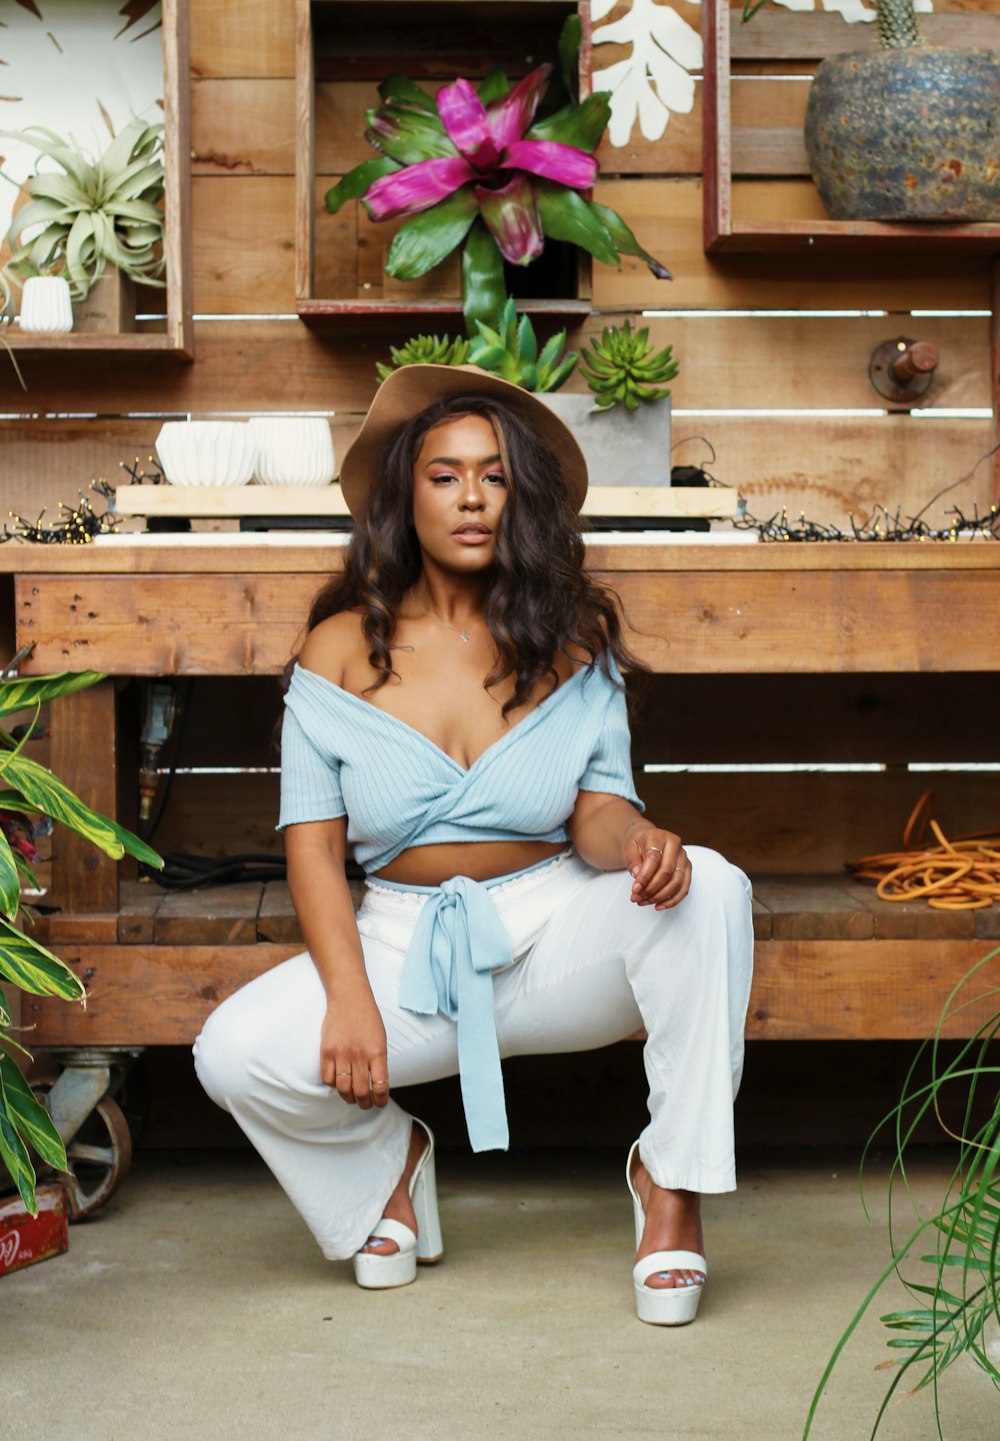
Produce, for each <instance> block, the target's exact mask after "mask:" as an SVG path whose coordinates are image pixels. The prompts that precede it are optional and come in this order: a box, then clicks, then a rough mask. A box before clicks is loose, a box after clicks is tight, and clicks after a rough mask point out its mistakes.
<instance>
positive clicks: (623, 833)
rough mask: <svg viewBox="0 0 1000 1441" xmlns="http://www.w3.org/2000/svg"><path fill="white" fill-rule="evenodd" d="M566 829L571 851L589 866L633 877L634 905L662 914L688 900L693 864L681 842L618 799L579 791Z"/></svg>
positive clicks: (613, 796)
mask: <svg viewBox="0 0 1000 1441" xmlns="http://www.w3.org/2000/svg"><path fill="white" fill-rule="evenodd" d="M567 828H568V830H569V838H570V840H571V841H572V843H573V846H574V849H575V850H576V852H577V854H578V855H580V856H582V858H583V859H584V860H585V861H586V862H587V863H588V864H589V865H592V866H595V867H596V868H597V869H598V870H601V871H616V870H619V869H623V870H627V871H628V872H629V873H630V874H631V876H632V882H633V884H632V896H631V899H632V900H633V901H634V902H635V903H636V905H639V906H655V907H656V909H657V910H658V911H665V910H669V909H670V908H671V907H672V906H676V905H677V904H678V903H679V902H680V901H682V900H683V899H684V897H685V896H686V895H687V893H688V889H689V887H690V884H691V863H690V862H689V860H688V858H687V856H686V855H685V853H684V850H683V848H682V846H681V839H680V836H676V835H674V833H673V831H665V830H662V829H661V828H660V827H659V826H657V825H654V823H653V822H652V821H651V820H649V818H648V817H647V816H644V815H641V814H640V813H639V811H637V810H636V808H635V806H633V805H632V804H631V803H630V802H629V801H626V800H623V799H622V797H621V796H615V795H609V794H607V793H605V792H604V791H580V792H579V793H578V794H577V798H576V805H575V806H574V808H573V814H572V815H571V816H570V818H569V821H568V823H567Z"/></svg>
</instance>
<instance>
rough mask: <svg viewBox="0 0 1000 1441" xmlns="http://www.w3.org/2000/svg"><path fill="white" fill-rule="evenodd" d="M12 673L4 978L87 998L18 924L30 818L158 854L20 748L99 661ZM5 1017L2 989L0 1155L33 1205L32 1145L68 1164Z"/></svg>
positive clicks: (1, 911)
mask: <svg viewBox="0 0 1000 1441" xmlns="http://www.w3.org/2000/svg"><path fill="white" fill-rule="evenodd" d="M8 676H9V668H8V671H5V672H3V673H2V674H0V717H4V716H8V715H12V714H13V713H15V712H17V711H23V710H29V709H31V708H34V718H33V719H32V721H31V723H30V724H29V725H27V726H26V727H25V728H24V732H23V734H22V736H21V738H20V740H17V739H15V737H14V736H13V735H12V734H11V733H10V732H9V731H8V730H6V729H3V728H2V727H0V980H4V981H6V982H9V983H10V984H11V985H13V986H16V987H19V988H20V989H21V990H22V991H28V992H30V993H31V994H32V995H35V996H61V997H62V998H63V999H65V1000H68V1001H80V1002H82V1003H85V1000H86V998H85V994H84V989H83V986H82V985H81V983H80V981H79V980H78V979H77V977H76V976H75V975H74V974H73V972H72V971H71V970H70V969H69V968H68V967H67V966H66V965H64V963H63V962H62V961H61V960H59V958H58V957H57V956H54V955H53V954H52V952H51V951H49V950H47V949H46V948H45V946H43V945H42V944H41V943H40V942H39V941H36V940H34V939H32V937H31V936H30V935H29V934H26V933H25V932H24V931H22V930H20V929H19V928H18V920H19V918H20V917H22V916H23V917H24V918H25V920H27V921H28V922H30V916H29V915H28V913H27V912H26V911H25V910H24V908H23V907H22V905H21V885H22V884H23V883H26V884H28V885H29V886H34V887H36V888H37V885H38V881H37V878H36V876H35V873H34V870H33V869H32V862H33V861H34V860H35V859H36V858H37V853H36V852H35V850H34V845H33V843H32V840H31V826H32V823H33V821H34V820H35V819H36V818H38V817H46V816H47V817H50V818H51V819H52V820H53V821H56V822H58V823H59V824H61V825H64V826H67V827H68V828H69V829H70V830H72V831H75V832H76V834H77V835H79V836H83V837H85V838H86V839H87V840H89V841H92V842H93V843H94V845H96V846H98V847H99V848H100V849H101V850H102V851H104V852H105V854H107V855H109V856H113V857H115V858H116V859H120V858H121V857H122V856H123V855H124V854H125V853H126V852H128V854H129V855H132V856H136V857H138V859H139V860H141V861H144V862H145V863H146V864H147V865H151V866H156V867H160V866H162V864H163V862H162V860H161V859H160V857H159V856H158V855H157V854H156V852H155V851H154V850H152V849H151V848H150V847H149V846H147V845H146V844H145V842H143V841H141V840H140V839H139V837H138V836H134V835H133V834H132V832H131V831H128V830H126V829H125V828H124V826H120V825H118V824H117V823H116V822H115V821H112V820H109V819H108V818H107V817H106V816H102V815H99V814H98V813H97V812H96V811H94V810H91V809H90V807H89V806H86V805H84V803H83V802H82V801H81V800H80V799H79V797H77V796H75V795H74V794H73V792H72V791H71V790H69V789H68V788H67V787H66V786H64V785H63V784H62V782H61V781H59V780H57V779H56V777H55V776H54V775H53V774H52V772H51V771H50V770H47V769H46V767H45V766H43V765H40V764H39V763H38V762H37V761H34V760H31V759H30V758H29V757H28V756H26V755H25V754H24V745H25V741H26V740H27V738H28V737H29V736H30V735H31V733H32V730H33V728H34V726H35V724H36V722H37V720H38V713H39V709H40V707H41V705H42V702H43V701H49V700H54V699H56V698H57V697H58V696H64V695H70V694H72V692H74V691H78V690H83V689H85V688H86V687H87V686H90V685H93V684H94V683H95V682H96V681H99V680H102V679H103V677H102V676H101V675H99V674H98V673H97V672H96V671H81V672H79V673H78V674H76V675H47V676H33V677H30V678H24V679H21V678H14V679H9V678H6V677H8ZM11 1025H12V1023H11V1015H10V1012H9V1010H8V1009H7V1006H6V1004H5V1003H4V1000H3V996H2V994H0V1161H2V1162H3V1164H4V1165H5V1166H6V1168H7V1170H8V1171H9V1172H10V1175H11V1177H12V1178H13V1180H14V1183H15V1185H16V1186H17V1189H18V1191H19V1192H20V1195H21V1198H22V1200H23V1201H24V1204H25V1205H26V1206H27V1207H28V1208H29V1210H30V1211H31V1212H32V1214H35V1213H36V1211H37V1206H36V1202H35V1180H36V1178H35V1170H34V1166H33V1165H32V1160H31V1155H30V1152H29V1150H28V1147H29V1146H30V1147H31V1148H32V1150H34V1152H35V1153H36V1155H37V1156H38V1157H39V1158H40V1159H41V1160H42V1161H43V1162H44V1163H45V1164H46V1165H48V1166H52V1167H54V1168H55V1169H56V1170H57V1171H61V1170H65V1168H66V1151H65V1148H64V1146H63V1143H62V1141H61V1139H60V1137H59V1134H58V1132H57V1131H56V1129H55V1126H54V1125H53V1124H52V1121H51V1119H50V1117H49V1115H48V1112H47V1111H46V1110H45V1108H44V1107H43V1106H42V1105H41V1104H40V1103H39V1102H38V1101H37V1100H36V1099H35V1097H34V1096H33V1095H32V1093H31V1088H30V1087H29V1085H28V1083H27V1081H26V1080H25V1078H24V1076H23V1075H22V1073H21V1070H20V1068H19V1066H18V1065H17V1063H16V1062H15V1060H14V1057H13V1055H12V1054H11V1052H12V1051H19V1052H20V1053H21V1054H22V1055H27V1054H28V1053H27V1052H26V1051H25V1050H24V1047H23V1046H21V1045H20V1044H19V1042H17V1041H15V1040H14V1038H13V1036H12V1034H11Z"/></svg>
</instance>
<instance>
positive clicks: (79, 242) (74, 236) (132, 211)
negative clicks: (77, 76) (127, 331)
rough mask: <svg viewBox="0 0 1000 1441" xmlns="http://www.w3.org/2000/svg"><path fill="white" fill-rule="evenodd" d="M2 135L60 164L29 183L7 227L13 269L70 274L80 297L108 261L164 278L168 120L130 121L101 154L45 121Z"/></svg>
mask: <svg viewBox="0 0 1000 1441" xmlns="http://www.w3.org/2000/svg"><path fill="white" fill-rule="evenodd" d="M0 136H6V137H7V138H16V139H18V140H24V141H27V142H28V143H29V144H30V145H33V146H34V147H35V149H36V150H37V151H38V152H39V154H40V155H43V156H46V157H47V158H48V159H49V160H50V161H52V162H53V164H54V166H55V167H57V168H55V169H52V170H41V169H36V171H35V174H34V175H32V176H31V177H30V178H29V179H28V180H27V181H25V185H24V188H25V189H26V190H27V192H28V195H29V196H30V199H29V200H28V203H27V204H26V205H24V206H22V208H21V209H20V210H19V211H18V212H17V214H16V215H15V216H14V219H13V221H12V222H11V226H10V229H9V230H8V232H7V241H8V243H9V244H10V248H11V251H12V254H11V258H10V260H9V261H8V262H7V266H6V269H7V272H8V274H10V275H12V276H14V277H15V278H16V279H18V280H24V279H27V278H28V277H29V276H33V275H55V274H61V275H65V277H66V279H67V280H68V281H69V284H70V289H71V291H72V293H73V295H74V296H75V298H76V299H78V300H83V299H85V298H86V296H87V294H88V293H89V291H90V288H91V286H92V285H93V284H94V282H95V281H97V280H99V279H100V278H101V276H102V275H103V274H104V272H105V270H106V269H107V268H108V267H109V266H111V267H114V268H115V269H117V270H120V271H121V272H122V273H123V274H124V275H128V276H131V277H132V278H133V279H134V280H141V281H143V283H144V284H146V285H163V284H164V283H165V282H164V281H163V280H161V279H160V278H159V277H160V275H161V274H162V271H163V266H164V260H163V255H162V249H161V247H162V243H163V227H164V218H163V211H162V209H161V207H160V201H161V200H162V199H163V158H162V156H163V126H162V125H147V124H145V123H144V122H143V121H141V120H132V121H130V122H129V124H128V125H126V126H125V127H124V129H123V130H122V132H121V134H120V135H119V136H117V137H116V139H114V140H113V141H112V142H111V144H110V145H109V146H108V148H107V149H106V150H105V151H104V153H103V154H102V155H101V156H100V157H99V158H98V159H97V160H91V159H90V157H89V156H87V155H86V154H85V153H84V152H83V151H82V150H81V149H80V147H79V146H78V145H76V144H75V143H74V142H73V141H72V140H65V139H63V138H62V137H61V136H59V135H57V134H55V132H54V131H52V130H46V129H44V128H43V127H42V126H41V125H35V126H30V127H29V128H27V129H26V130H17V131H10V130H7V131H2V132H0ZM8 178H9V177H8ZM38 227H41V228H40V229H38ZM36 230H37V234H34V235H30V232H32V231H36ZM25 232H29V235H30V238H28V237H27V236H26V234H25Z"/></svg>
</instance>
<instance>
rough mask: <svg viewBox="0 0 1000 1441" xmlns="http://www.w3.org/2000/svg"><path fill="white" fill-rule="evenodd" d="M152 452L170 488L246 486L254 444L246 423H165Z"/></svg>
mask: <svg viewBox="0 0 1000 1441" xmlns="http://www.w3.org/2000/svg"><path fill="white" fill-rule="evenodd" d="M156 453H157V455H158V456H159V458H160V464H161V465H162V466H163V474H164V475H165V476H166V478H167V480H169V481H170V483H171V485H246V483H247V481H248V480H249V479H250V477H251V476H252V475H253V468H254V462H255V461H256V459H257V442H256V440H255V439H254V436H253V433H252V432H251V430H250V427H249V425H247V423H246V421H240V420H168V421H167V423H166V425H164V426H163V428H162V430H161V431H160V433H159V435H158V436H157V437H156Z"/></svg>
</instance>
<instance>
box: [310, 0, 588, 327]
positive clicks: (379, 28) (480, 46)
mask: <svg viewBox="0 0 1000 1441" xmlns="http://www.w3.org/2000/svg"><path fill="white" fill-rule="evenodd" d="M417 9H418V7H417V6H416V5H413V4H412V3H410V0H365V3H364V4H363V5H362V4H359V3H357V0H296V30H295V46H296V52H295V113H296V141H295V295H296V310H297V312H298V314H299V316H300V317H301V319H302V320H304V321H305V322H307V323H308V324H310V325H313V326H317V327H320V328H322V327H324V326H328V325H335V326H336V327H337V328H338V329H341V328H343V327H350V328H351V329H352V330H353V331H355V332H357V333H360V332H361V331H364V330H366V329H369V328H373V329H377V328H380V327H381V328H385V326H386V325H389V326H391V325H392V323H393V322H397V328H398V322H400V321H407V320H409V321H412V322H413V324H414V325H421V324H425V323H429V324H434V323H436V324H438V325H439V326H443V327H445V328H446V329H447V328H452V329H456V330H458V331H461V329H462V322H463V312H462V297H461V280H460V271H459V266H458V264H457V259H456V257H455V256H451V257H449V258H448V259H446V260H445V261H444V262H442V264H441V265H440V266H438V267H435V269H434V270H432V271H431V272H430V275H429V278H427V279H424V280H420V281H411V282H406V281H395V280H393V279H392V278H391V277H388V276H386V275H385V273H384V269H383V266H382V263H381V259H380V257H381V254H382V252H383V250H385V249H387V248H388V244H389V242H390V240H391V237H392V235H393V233H394V228H398V226H399V225H401V224H402V223H403V222H402V221H399V222H397V223H396V225H395V226H394V225H393V224H392V223H391V222H387V223H384V224H379V225H376V226H373V227H372V233H369V231H368V227H369V225H371V222H368V221H367V220H366V218H365V216H364V212H363V210H362V208H361V203H360V201H351V202H348V204H347V205H346V206H345V207H344V208H343V210H342V211H341V212H340V216H338V217H337V218H338V219H339V218H340V217H347V216H349V215H350V213H351V211H352V210H354V212H355V214H356V215H357V216H358V220H357V230H356V232H355V234H354V235H353V236H352V237H351V245H352V246H353V248H354V251H355V254H356V255H357V256H358V257H359V260H360V258H361V257H364V256H365V255H366V254H367V253H369V252H371V251H375V250H377V251H378V256H375V255H371V256H370V258H369V259H368V260H367V263H366V264H365V265H362V264H360V263H358V264H356V267H355V269H356V273H355V275H354V276H353V277H352V276H348V275H345V274H340V275H338V280H337V284H336V288H337V290H338V292H339V293H334V294H331V293H323V292H324V290H325V289H326V288H327V282H326V281H325V280H324V279H323V278H321V276H320V273H319V272H320V270H321V265H320V264H319V263H318V259H317V253H318V247H317V213H319V215H320V216H322V215H325V214H326V212H325V206H324V196H325V193H326V191H327V190H328V189H329V188H330V187H331V186H332V185H333V184H334V183H335V182H336V181H337V179H339V178H340V177H339V176H337V175H329V176H328V175H320V174H318V173H317V149H318V147H317V140H316V125H317V117H318V116H319V115H321V114H322V111H323V106H322V105H321V104H320V103H319V100H318V95H317V87H318V86H319V85H320V84H325V83H335V82H337V81H338V80H344V79H347V78H349V79H351V80H352V81H355V82H357V81H358V80H362V79H370V80H371V82H372V88H371V96H370V98H369V99H368V101H367V103H368V104H369V105H371V106H374V105H377V104H378V95H377V86H378V84H379V83H380V82H381V81H382V80H385V79H386V78H387V77H388V76H389V75H391V74H393V73H402V74H405V75H406V76H408V77H409V78H411V79H416V80H417V81H418V83H423V82H433V81H435V80H442V79H449V78H457V77H458V76H459V75H462V76H465V77H466V78H470V79H477V78H479V77H480V76H482V75H485V74H486V73H487V71H488V70H491V69H493V68H496V67H497V66H504V67H507V68H508V73H510V74H511V75H512V77H517V78H519V77H520V76H521V75H523V74H526V73H528V71H529V70H530V69H532V68H533V65H534V64H538V63H541V60H542V59H543V58H549V52H551V58H553V59H554V58H555V53H556V46H555V40H554V37H555V35H557V33H558V28H559V24H561V19H562V16H564V15H568V14H569V13H571V12H572V11H573V10H574V9H576V10H578V11H579V13H580V16H581V20H582V22H583V33H584V43H583V45H582V46H581V52H580V53H581V74H580V83H581V92H582V93H584V94H586V93H587V92H588V91H589V86H590V68H589V66H590V44H589V34H590V5H589V0H579V3H577V0H565V3H564V0H557V3H553V0H436V3H434V0H432V3H428V4H423V3H422V4H421V5H420V6H419V11H420V15H419V22H418V19H417V15H416V11H417ZM337 11H340V12H341V13H342V15H343V17H344V35H343V53H342V54H340V53H338V51H337V50H336V48H334V49H331V47H330V44H329V31H330V28H331V27H330V19H331V17H333V16H335V15H336V12H337ZM546 11H548V12H550V15H549V16H546V14H545V12H546ZM411 15H412V19H411ZM387 22H389V23H387ZM557 22H558V23H557ZM484 24H490V25H493V26H494V27H495V37H494V43H486V41H485V40H484V38H483V29H482V27H483V25H484ZM540 25H544V27H545V28H544V29H543V32H542V34H541V36H540V35H539V33H538V32H539V26H540ZM519 26H523V27H525V28H524V30H523V33H524V34H525V35H526V36H527V35H530V40H526V41H525V43H524V44H523V45H522V44H520V43H519V42H518V40H517V36H518V35H519V34H520V33H522V32H521V31H520V30H519V28H518V27H519ZM470 27H473V33H472V38H471V39H467V38H466V36H467V32H468V31H469V29H470ZM528 27H530V28H528ZM548 32H551V38H552V44H551V46H549V45H548V44H547V41H548V38H550V37H549V34H548ZM408 36H409V37H411V43H407V37H408ZM540 46H543V47H545V48H546V52H547V53H546V54H545V55H544V56H542V55H541V54H540V53H539V47H540ZM526 50H530V51H531V52H532V53H531V54H530V55H529V54H527V53H525V52H526ZM358 121H359V123H360V122H361V116H360V115H359V117H358ZM371 154H372V155H373V156H374V154H375V152H374V150H373V151H372V152H371ZM327 218H328V219H329V220H330V222H331V223H332V222H333V217H327ZM380 242H383V243H380ZM338 245H339V246H346V242H345V241H344V240H341V241H340V242H338ZM376 260H377V263H376ZM570 260H571V263H572V267H573V269H574V271H575V288H576V293H575V294H574V295H567V296H564V297H561V298H560V297H531V296H525V297H519V298H518V310H519V311H520V312H521V313H522V314H523V313H527V314H530V315H533V316H535V317H537V318H542V319H547V318H551V319H552V320H553V321H554V322H559V321H566V322H570V323H572V322H575V321H580V320H582V319H584V318H585V317H586V316H587V315H589V314H590V313H591V309H592V307H591V303H590V293H591V263H590V256H589V255H587V254H586V253H585V252H583V251H580V252H577V253H575V254H572V256H571V257H567V264H569V263H570ZM540 263H542V262H536V265H537V264H540ZM407 291H410V292H411V293H412V295H413V298H412V299H411V298H410V296H409V295H408V294H407Z"/></svg>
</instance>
